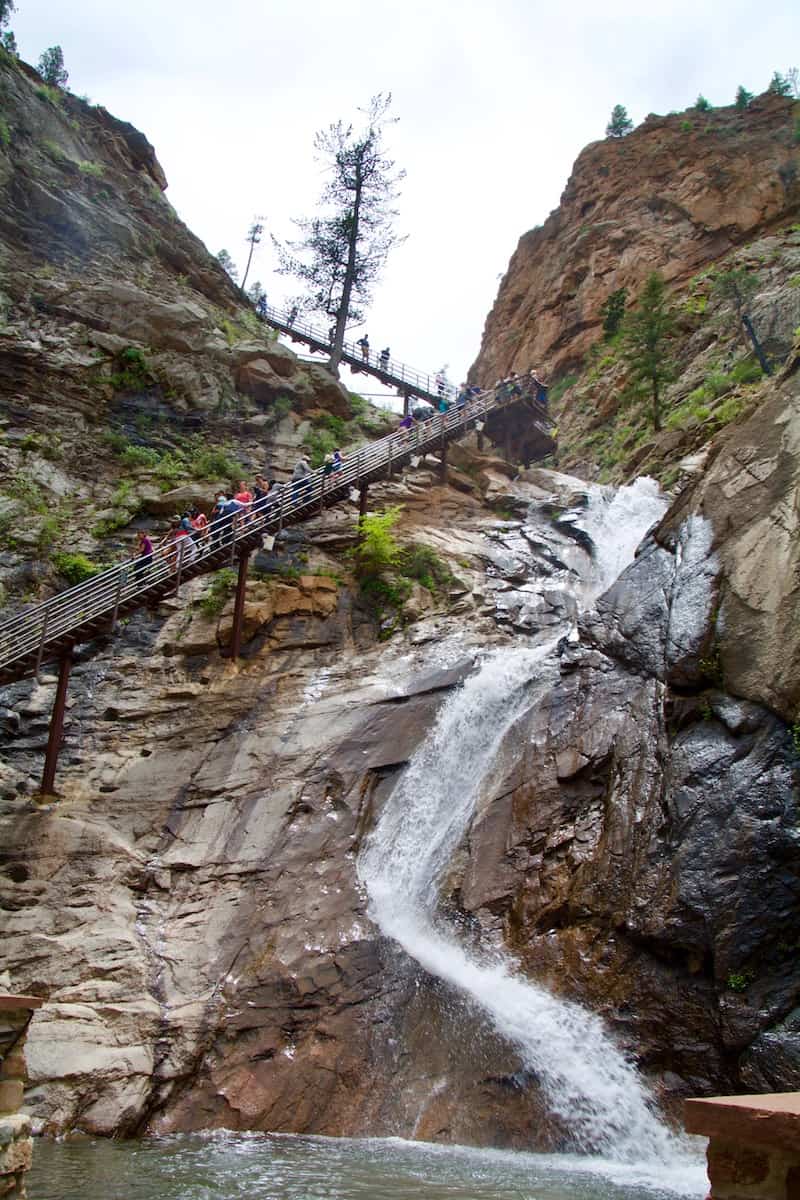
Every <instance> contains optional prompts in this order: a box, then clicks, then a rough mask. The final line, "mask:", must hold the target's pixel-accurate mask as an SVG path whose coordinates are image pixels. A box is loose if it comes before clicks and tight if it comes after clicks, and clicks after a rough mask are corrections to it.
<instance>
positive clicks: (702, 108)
mask: <svg viewBox="0 0 800 1200" xmlns="http://www.w3.org/2000/svg"><path fill="white" fill-rule="evenodd" d="M694 106H695V108H696V109H697V111H698V112H711V107H712V106H711V101H710V100H706V98H705V96H704V95H703V93H702V92H701V93H700V95H699V96H698V97H697V99H696V100H695V102H694Z"/></svg>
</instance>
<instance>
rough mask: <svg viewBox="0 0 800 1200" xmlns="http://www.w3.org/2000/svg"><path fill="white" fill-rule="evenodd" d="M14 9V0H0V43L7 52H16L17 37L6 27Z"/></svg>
mask: <svg viewBox="0 0 800 1200" xmlns="http://www.w3.org/2000/svg"><path fill="white" fill-rule="evenodd" d="M15 11H16V5H15V4H14V0H0V45H1V46H2V47H3V49H4V50H7V51H8V53H9V54H16V53H17V39H16V38H15V37H14V34H13V33H12V32H11V30H10V29H6V25H8V22H9V20H10V19H11V14H12V13H13V12H15Z"/></svg>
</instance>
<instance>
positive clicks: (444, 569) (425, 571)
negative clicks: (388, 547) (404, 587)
mask: <svg viewBox="0 0 800 1200" xmlns="http://www.w3.org/2000/svg"><path fill="white" fill-rule="evenodd" d="M396 564H397V566H396V569H397V571H398V573H399V574H400V575H403V576H405V577H406V578H407V579H416V580H417V581H418V582H419V583H421V584H422V586H423V587H426V588H427V589H428V591H429V592H436V591H438V589H439V588H440V587H447V586H448V585H450V584H452V583H455V576H454V575H453V572H452V571H451V570H450V568H449V567H448V565H447V563H446V562H444V560H443V559H441V558H439V555H438V554H437V553H436V551H435V550H433V549H432V547H430V546H422V545H418V544H417V545H412V546H404V547H403V548H402V550H400V552H399V554H398V556H397V559H396Z"/></svg>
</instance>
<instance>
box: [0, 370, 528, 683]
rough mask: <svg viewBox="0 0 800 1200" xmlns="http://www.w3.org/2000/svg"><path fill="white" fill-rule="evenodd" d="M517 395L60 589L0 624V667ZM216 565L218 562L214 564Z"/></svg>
mask: <svg viewBox="0 0 800 1200" xmlns="http://www.w3.org/2000/svg"><path fill="white" fill-rule="evenodd" d="M522 400H526V401H528V402H530V401H531V400H533V397H532V396H529V395H524V394H521V393H520V392H519V391H518V390H517V391H515V390H512V389H511V388H509V387H507V386H505V385H503V386H501V387H499V388H496V389H494V390H492V391H486V392H482V393H480V394H479V395H478V396H476V397H472V398H471V399H470V400H468V401H466V402H465V403H463V404H457V405H455V406H453V407H451V408H449V409H448V410H447V411H446V412H439V413H436V414H434V415H432V416H431V417H429V418H427V419H426V420H424V421H420V422H418V423H417V424H416V426H413V427H412V428H411V429H400V430H395V431H394V432H392V433H390V434H387V435H386V436H385V437H383V438H379V439H377V440H376V441H374V442H370V443H367V444H366V445H364V446H362V447H360V448H359V449H358V450H357V451H355V452H354V453H350V454H348V455H347V456H346V457H345V458H344V459H343V460H342V465H341V467H340V468H339V469H338V470H336V471H330V470H329V469H326V468H325V467H318V468H317V469H316V470H313V471H311V472H310V473H309V474H308V475H307V476H304V477H303V478H302V479H298V480H294V481H289V482H287V483H284V484H282V485H279V486H278V487H277V488H275V489H273V491H272V492H270V493H269V495H268V496H267V497H265V498H263V499H261V500H259V501H256V502H255V503H254V504H253V505H252V506H251V507H250V509H249V510H242V511H241V512H237V513H232V514H229V515H227V516H224V517H221V518H219V519H218V520H216V521H212V522H211V523H210V525H209V526H208V527H207V528H206V529H205V530H203V531H199V532H198V533H197V535H196V537H191V536H190V535H188V534H187V535H186V537H185V538H178V539H175V540H169V539H167V540H166V541H164V542H161V543H159V544H158V545H157V546H155V547H154V551H153V556H152V559H151V561H150V562H149V563H147V562H144V560H142V559H141V558H139V559H129V560H127V561H126V562H124V563H121V564H118V565H115V566H113V567H110V568H109V569H108V570H106V571H103V572H102V573H100V574H98V575H94V576H92V577H91V579H88V580H85V581H84V582H83V583H80V584H77V585H76V586H75V587H72V588H67V589H66V590H65V591H63V592H59V593H58V594H57V595H56V596H53V597H51V598H50V599H49V600H45V601H43V602H42V603H40V604H38V605H36V606H34V607H33V608H31V609H28V610H27V612H24V613H19V614H17V615H16V616H14V617H11V618H9V619H8V620H6V621H4V622H2V623H1V624H0V670H2V669H4V668H8V667H9V666H11V665H12V664H13V663H15V662H17V661H20V660H26V659H28V658H29V657H30V656H31V655H38V659H37V662H38V663H40V662H41V660H42V655H43V652H44V649H45V647H46V646H47V645H52V644H53V643H55V642H57V641H58V640H59V639H62V638H65V637H67V636H68V635H69V634H71V633H77V632H78V631H80V630H81V629H82V628H84V627H86V626H90V625H93V624H95V623H97V622H99V621H105V620H109V619H110V620H111V623H112V624H113V623H114V622H115V621H116V619H117V616H118V614H119V612H120V611H121V610H122V609H126V608H127V607H129V606H130V605H131V602H132V601H135V600H137V599H141V602H142V603H145V602H146V600H147V598H148V597H153V598H155V595H156V594H157V592H158V589H159V588H160V587H161V586H162V585H163V584H165V583H169V584H172V583H175V585H176V586H177V584H179V583H180V579H181V576H182V575H184V576H185V573H186V570H187V568H192V574H197V573H198V572H197V570H196V568H197V567H198V566H200V565H202V564H203V563H204V562H209V560H211V559H214V558H216V557H217V556H218V555H219V554H220V553H221V551H222V549H228V548H230V552H231V555H232V556H233V555H235V553H236V549H237V547H240V546H242V545H248V546H250V545H251V543H252V541H253V540H254V539H255V538H256V537H258V538H260V537H262V536H263V535H264V534H265V533H266V534H270V533H277V532H278V531H279V530H280V529H281V528H282V527H283V526H284V525H285V524H286V523H287V521H288V522H289V523H293V520H294V519H302V518H303V517H308V516H312V515H315V514H316V513H317V512H319V511H320V510H321V509H322V508H324V507H331V506H332V505H334V504H337V503H339V502H340V500H341V499H342V498H343V497H342V496H341V493H342V491H345V492H346V493H347V494H349V492H350V490H351V489H352V488H354V487H359V486H361V485H363V484H364V483H368V482H371V481H373V480H374V479H376V478H378V477H379V476H380V475H381V474H382V473H383V472H384V471H385V470H388V469H389V467H392V468H393V467H399V466H401V465H402V464H403V462H404V460H405V459H406V458H407V457H412V456H414V455H417V454H425V453H427V452H428V451H432V450H439V449H440V448H441V447H442V445H444V444H445V442H446V441H447V438H448V435H449V436H453V435H455V434H457V433H459V432H465V431H466V428H467V427H468V426H469V425H471V424H473V423H474V422H476V421H478V420H480V419H481V418H485V417H487V416H488V415H489V414H490V413H492V412H494V411H497V410H498V409H500V408H504V407H508V406H510V405H512V404H516V403H519V402H520V401H522ZM537 407H538V411H539V419H538V420H536V421H535V423H536V424H537V425H538V427H539V428H540V429H542V431H543V432H548V431H549V422H548V421H547V416H546V413H545V411H544V409H543V408H542V407H541V406H537ZM222 565H223V564H222V563H218V564H216V568H217V569H218V568H219V567H220V566H222ZM209 568H210V569H214V568H215V564H212V563H210V562H209Z"/></svg>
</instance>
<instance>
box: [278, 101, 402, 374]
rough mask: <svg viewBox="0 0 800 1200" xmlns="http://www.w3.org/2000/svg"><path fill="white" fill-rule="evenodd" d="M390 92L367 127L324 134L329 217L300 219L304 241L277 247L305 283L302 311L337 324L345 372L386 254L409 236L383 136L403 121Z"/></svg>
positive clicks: (370, 113) (335, 362) (319, 146)
mask: <svg viewBox="0 0 800 1200" xmlns="http://www.w3.org/2000/svg"><path fill="white" fill-rule="evenodd" d="M391 100H392V97H391V95H390V94H387V95H385V96H384V95H382V94H380V93H379V94H378V95H377V96H373V98H372V100H371V101H370V103H369V105H368V107H367V108H366V109H364V110H361V111H363V112H364V114H365V116H366V123H365V127H364V128H363V129H362V130H361V131H360V132H359V133H356V132H355V131H354V129H353V126H352V125H345V124H344V123H343V122H342V121H337V122H336V123H335V124H333V125H330V126H329V127H328V129H325V130H321V131H320V132H319V133H318V134H317V135H316V138H315V140H314V145H315V149H316V151H317V154H318V156H319V158H320V159H321V161H322V162H323V163H324V164H325V166H326V170H327V171H328V173H329V179H328V182H327V183H326V185H325V187H324V188H323V191H322V196H321V198H320V203H321V205H322V215H320V216H316V217H311V218H299V219H297V220H296V221H295V222H294V224H295V225H296V226H297V228H298V229H299V230H300V231H301V233H302V235H303V236H302V238H301V239H300V240H299V241H297V242H288V243H287V244H286V246H284V245H282V244H281V243H280V242H279V241H277V239H275V238H273V242H274V244H275V247H276V249H277V251H278V255H279V259H280V264H281V265H280V267H279V271H280V273H281V274H283V275H295V276H296V277H297V278H298V279H300V280H301V281H302V283H303V284H304V285H305V288H306V293H305V296H304V298H303V301H302V303H303V307H305V308H306V309H308V310H310V311H312V312H318V313H323V314H325V316H327V317H330V318H333V320H334V321H335V333H334V337H333V349H332V352H331V356H330V359H329V361H328V366H329V368H330V370H332V371H333V372H334V373H338V369H339V363H340V361H341V357H342V346H343V344H344V335H345V330H346V329H347V325H348V322H352V321H359V320H361V319H362V317H363V312H362V309H361V307H360V306H362V305H364V304H367V303H368V302H369V300H370V297H371V294H372V288H373V287H374V285H375V283H376V282H377V281H378V279H379V277H380V273H381V271H382V269H383V266H384V264H385V262H386V257H387V255H388V253H389V251H390V250H391V249H392V247H393V246H395V245H397V244H398V242H399V241H401V240H402V239H401V238H399V237H398V236H397V235H396V234H395V233H394V230H393V223H394V218H395V217H396V216H397V211H396V210H395V208H394V207H393V204H394V201H395V200H396V199H397V186H398V184H399V183H400V181H401V180H402V179H403V178H404V177H405V171H398V170H396V169H395V164H394V162H393V161H392V159H390V158H388V157H387V155H386V151H385V149H384V132H385V127H386V126H387V125H388V124H393V123H394V121H395V120H396V118H390V117H389V116H388V111H389V107H390V105H391Z"/></svg>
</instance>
